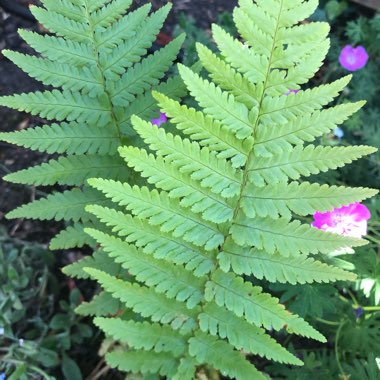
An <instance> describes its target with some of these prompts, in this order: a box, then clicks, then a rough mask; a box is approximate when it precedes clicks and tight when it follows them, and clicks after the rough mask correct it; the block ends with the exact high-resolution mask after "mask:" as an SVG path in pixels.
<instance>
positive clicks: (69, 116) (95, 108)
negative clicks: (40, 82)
mask: <svg viewBox="0 0 380 380" xmlns="http://www.w3.org/2000/svg"><path fill="white" fill-rule="evenodd" d="M0 105H2V106H6V107H9V108H14V109H17V110H19V111H23V112H29V113H31V114H32V115H39V116H40V117H42V118H44V119H47V120H59V121H62V120H68V121H77V122H79V123H85V122H86V123H94V124H98V125H99V126H100V127H104V126H105V125H107V124H110V123H111V110H110V107H109V106H108V104H107V102H106V98H105V97H104V96H102V97H100V98H90V97H89V96H86V95H82V94H80V93H76V92H70V91H63V92H60V91H58V90H53V91H45V92H34V93H30V94H21V95H13V96H4V97H2V98H0Z"/></svg>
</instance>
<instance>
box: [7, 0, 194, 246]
mask: <svg viewBox="0 0 380 380" xmlns="http://www.w3.org/2000/svg"><path fill="white" fill-rule="evenodd" d="M131 5H132V1H131V0H112V1H111V0H109V1H106V0H97V1H93V0H91V1H90V0H57V1H53V0H44V1H42V7H37V6H33V7H31V11H32V13H33V14H34V16H35V17H36V18H37V20H38V21H39V23H40V24H42V25H43V26H44V27H45V28H46V29H47V30H49V31H50V32H51V35H45V36H42V35H39V34H37V33H33V32H30V31H25V30H21V31H20V35H21V37H22V38H23V39H24V40H25V41H26V42H27V43H28V44H29V45H30V46H31V47H32V48H34V49H35V50H36V51H37V53H39V54H40V55H37V56H35V55H26V54H21V53H18V52H13V51H9V50H7V51H5V52H4V54H6V56H7V57H8V58H9V59H10V60H12V61H13V62H14V63H15V64H16V65H18V66H19V67H20V68H21V69H22V70H23V71H24V72H26V73H27V74H29V76H31V77H33V78H35V79H37V80H39V81H40V82H42V83H43V84H45V85H48V86H52V87H53V89H52V90H50V91H42V92H34V93H28V94H17V95H13V96H4V97H1V98H0V105H3V106H7V107H10V108H14V109H17V110H20V111H25V112H28V113H30V114H32V115H36V116H37V115H38V116H40V117H41V118H44V119H46V120H52V121H54V122H53V123H51V124H50V123H49V124H46V125H43V126H42V127H37V128H34V129H31V128H30V129H26V130H22V131H19V132H11V133H2V134H1V135H0V139H3V140H4V141H7V142H10V143H13V144H16V145H19V146H23V147H26V148H30V149H33V150H38V151H40V152H47V153H49V154H54V153H58V154H59V155H61V156H58V157H57V158H55V159H54V160H51V161H49V162H47V163H43V164H42V165H39V166H36V167H33V168H29V169H25V170H21V171H19V172H17V173H12V174H11V175H9V177H7V179H8V180H10V181H15V182H18V183H23V184H28V185H44V186H45V185H54V184H59V185H63V186H78V187H83V186H84V185H85V183H86V180H87V179H88V178H91V177H103V178H110V179H122V180H126V179H128V170H127V171H125V167H123V161H120V158H119V157H118V156H117V157H115V153H117V148H118V147H120V146H121V145H123V144H124V143H125V142H126V141H129V142H130V141H132V138H133V137H134V134H135V132H134V131H133V130H132V128H131V125H130V122H129V119H130V115H128V112H136V113H139V114H140V116H141V117H142V118H147V119H149V118H152V117H153V116H154V115H156V114H157V113H158V107H157V102H156V101H155V99H154V98H153V97H152V95H151V91H152V90H160V91H163V92H164V93H165V92H166V91H167V94H168V95H170V96H172V95H173V96H174V97H175V98H179V97H181V96H183V95H184V94H185V93H186V90H185V87H184V85H183V82H182V80H181V79H177V80H174V79H173V80H172V79H170V80H169V81H168V82H163V83H161V80H162V79H163V78H164V77H165V74H166V72H167V71H168V70H169V68H170V67H171V66H172V64H173V62H174V60H175V58H176V56H177V54H178V52H179V50H180V47H181V44H182V42H183V36H180V37H178V38H177V39H176V40H174V41H173V42H172V43H170V44H169V45H168V46H166V47H164V48H162V49H159V50H158V51H157V52H156V53H154V54H149V53H148V50H149V49H150V48H151V46H152V44H153V42H154V40H155V39H156V35H157V34H158V32H159V29H160V28H161V26H162V25H163V23H164V21H165V19H166V16H167V14H168V12H169V10H170V8H171V5H170V4H167V5H166V6H165V7H163V8H161V9H159V10H157V11H156V12H155V13H153V14H151V15H149V12H150V9H151V5H150V4H147V5H145V6H142V7H138V8H137V9H135V10H134V11H133V12H128V10H129V7H130V6H131ZM142 107H145V108H144V109H142ZM139 110H141V112H138V111H139ZM57 121H59V122H62V123H56V122H57ZM120 163H121V164H122V165H120ZM121 173H124V174H122V175H121V176H120V174H121ZM59 194H60V193H57V194H55V195H54V196H51V197H49V198H48V199H46V200H45V201H44V200H40V201H38V202H34V203H33V204H29V205H26V206H25V207H20V208H18V209H17V210H16V211H15V212H14V213H12V214H10V217H31V218H34V219H56V220H61V219H65V220H67V221H68V222H69V223H70V222H75V223H76V222H78V221H82V222H85V223H87V221H88V220H89V218H90V216H89V214H87V213H86V212H85V211H84V206H85V205H86V203H85V202H86V195H87V194H88V195H89V197H88V202H89V203H91V202H94V201H95V199H93V197H92V196H91V195H90V193H89V192H81V191H79V190H78V191H75V190H74V191H72V192H66V193H65V194H64V195H63V196H62V197H61V196H60V195H59ZM97 199H98V200H99V202H100V203H102V201H101V200H100V198H99V197H98V198H97ZM98 200H96V202H98ZM60 202H62V203H60ZM69 202H71V204H69ZM87 204H88V203H87ZM75 206H77V207H78V208H77V209H75ZM78 226H79V224H75V226H74V227H70V226H68V229H67V230H66V231H64V232H63V233H62V235H59V236H57V239H53V242H52V244H51V247H57V248H58V247H66V248H67V247H75V245H76V244H78V245H80V246H82V245H83V244H87V243H90V242H91V243H92V240H91V239H90V240H89V239H88V237H87V238H86V237H85V234H84V233H83V231H82V230H83V228H79V227H78Z"/></svg>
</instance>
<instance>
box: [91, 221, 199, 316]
mask: <svg viewBox="0 0 380 380" xmlns="http://www.w3.org/2000/svg"><path fill="white" fill-rule="evenodd" d="M86 232H87V233H88V234H89V235H90V236H92V237H93V238H94V239H95V240H96V241H97V242H98V243H99V244H100V245H101V246H102V248H103V250H104V251H105V252H108V254H109V256H110V257H113V258H114V259H115V262H116V263H118V264H121V266H122V267H123V268H124V269H127V270H128V273H130V274H131V275H133V276H135V277H136V280H137V281H139V282H141V283H145V284H146V285H147V286H149V287H154V288H155V290H156V292H158V293H164V294H165V295H166V296H167V297H168V298H174V299H176V300H177V301H182V302H186V305H187V307H188V308H189V309H192V308H194V307H195V306H197V305H198V304H199V303H200V302H201V301H202V299H203V293H202V290H203V287H204V283H205V279H204V278H199V277H195V276H194V275H193V274H192V273H191V272H190V271H187V270H186V269H184V268H183V267H182V266H175V265H170V264H169V263H168V262H166V261H164V260H160V259H154V258H152V257H151V256H149V255H145V254H144V253H143V252H142V251H140V250H138V249H136V247H135V246H133V245H130V244H127V243H125V242H123V241H122V240H120V239H117V238H114V237H112V236H109V235H107V234H104V233H102V232H99V231H96V230H93V229H86ZM92 267H93V266H92Z"/></svg>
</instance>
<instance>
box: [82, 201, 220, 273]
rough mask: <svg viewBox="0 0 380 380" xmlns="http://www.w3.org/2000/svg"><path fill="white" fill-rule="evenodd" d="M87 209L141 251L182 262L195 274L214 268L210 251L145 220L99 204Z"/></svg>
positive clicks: (207, 271)
mask: <svg viewBox="0 0 380 380" xmlns="http://www.w3.org/2000/svg"><path fill="white" fill-rule="evenodd" d="M86 210H87V211H88V212H91V213H92V214H94V215H95V216H97V217H98V218H99V220H100V221H101V222H102V223H104V224H105V225H107V226H109V227H112V231H113V232H117V233H118V235H119V236H121V237H123V238H125V241H127V242H129V243H132V242H133V243H135V245H136V246H137V247H138V248H141V249H142V250H143V251H144V253H147V254H151V255H153V256H154V257H155V258H156V259H165V260H168V261H169V262H173V263H175V264H178V265H181V264H183V265H184V266H185V268H186V269H188V270H191V271H194V274H195V275H196V276H198V277H199V276H203V275H205V274H208V273H210V271H211V270H212V269H214V265H215V264H214V262H213V260H212V259H213V257H212V254H210V253H208V252H203V250H200V249H199V248H198V247H196V246H194V245H192V244H189V243H186V242H185V241H181V240H179V239H176V238H174V237H173V236H172V235H171V234H169V233H162V232H161V231H160V229H159V227H157V226H152V225H151V224H149V223H148V222H146V221H144V220H141V219H139V218H134V217H132V216H130V215H125V214H124V213H122V212H120V211H116V210H114V209H109V208H105V207H101V206H88V207H87V208H86Z"/></svg>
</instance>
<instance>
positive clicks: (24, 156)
mask: <svg viewBox="0 0 380 380" xmlns="http://www.w3.org/2000/svg"><path fill="white" fill-rule="evenodd" d="M17 2H18V3H20V4H22V5H24V6H25V7H27V5H28V4H38V1H37V0H34V1H30V0H18V1H17ZM145 3H147V1H146V0H135V2H134V6H135V7H136V6H141V5H143V4H145ZM151 3H152V5H153V9H157V8H159V7H161V6H163V5H165V4H166V3H167V1H163V0H152V1H151ZM236 3H237V0H233V1H230V0H173V10H172V12H171V13H170V15H169V18H168V20H167V22H166V24H165V33H166V34H168V35H169V36H170V34H171V32H172V30H173V28H174V26H175V25H176V23H177V21H178V16H179V14H180V13H181V12H184V13H186V14H188V15H191V16H192V17H194V19H195V20H197V24H198V25H199V26H200V27H202V28H204V29H208V28H209V27H210V25H211V23H212V22H214V21H216V19H217V15H218V13H220V12H223V11H230V10H232V9H233V7H234V6H235V5H236ZM19 28H25V29H28V30H32V31H39V29H40V27H39V26H38V25H37V24H36V23H34V22H31V21H28V20H25V19H23V18H21V17H18V16H16V15H14V14H9V13H6V12H5V11H4V10H3V9H2V8H1V7H0V50H2V49H11V50H16V51H19V52H22V53H28V54H33V53H34V52H33V50H32V49H31V48H29V47H28V46H27V45H26V44H25V43H24V41H23V40H22V39H21V38H20V37H19V36H18V34H17V30H18V29H19ZM41 89H43V86H41V84H39V83H38V82H37V81H35V80H34V79H31V78H30V77H28V76H27V75H26V74H25V73H23V72H22V71H21V70H20V69H18V68H17V67H16V66H15V65H14V64H13V63H12V62H9V61H8V60H7V59H6V58H5V57H4V56H3V55H2V54H1V53H0V96H3V95H11V94H15V93H23V92H31V91H35V90H41ZM0 120H1V126H0V132H10V131H15V130H21V129H24V128H28V127H34V126H37V125H41V124H42V123H43V121H42V120H39V119H38V118H33V117H30V116H29V115H27V114H25V113H21V112H18V111H14V110H10V109H7V108H5V107H0ZM48 158H49V157H48V156H47V155H45V154H41V153H38V152H33V151H30V150H27V149H23V148H19V147H16V146H13V145H10V144H7V143H4V142H0V224H3V225H5V226H6V227H7V229H8V231H9V232H10V234H11V235H14V236H17V237H18V238H21V239H26V240H30V241H39V242H41V243H46V242H48V241H49V240H50V237H51V236H52V234H54V233H55V232H56V229H57V227H56V226H52V223H51V222H49V223H46V222H39V221H27V220H7V219H6V218H5V214H6V213H7V212H9V211H10V210H13V209H14V208H16V207H18V206H20V205H21V204H24V203H27V202H30V201H32V200H33V199H35V197H36V195H37V196H39V195H41V194H42V193H41V192H40V191H39V189H37V190H36V189H35V188H34V187H27V186H19V185H14V184H11V183H8V182H5V181H3V180H2V177H3V176H4V175H6V174H8V173H12V172H15V171H17V170H21V169H24V168H25V167H28V166H30V165H37V164H39V163H41V162H43V161H46V160H47V159H48ZM41 190H42V191H46V189H41Z"/></svg>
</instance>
